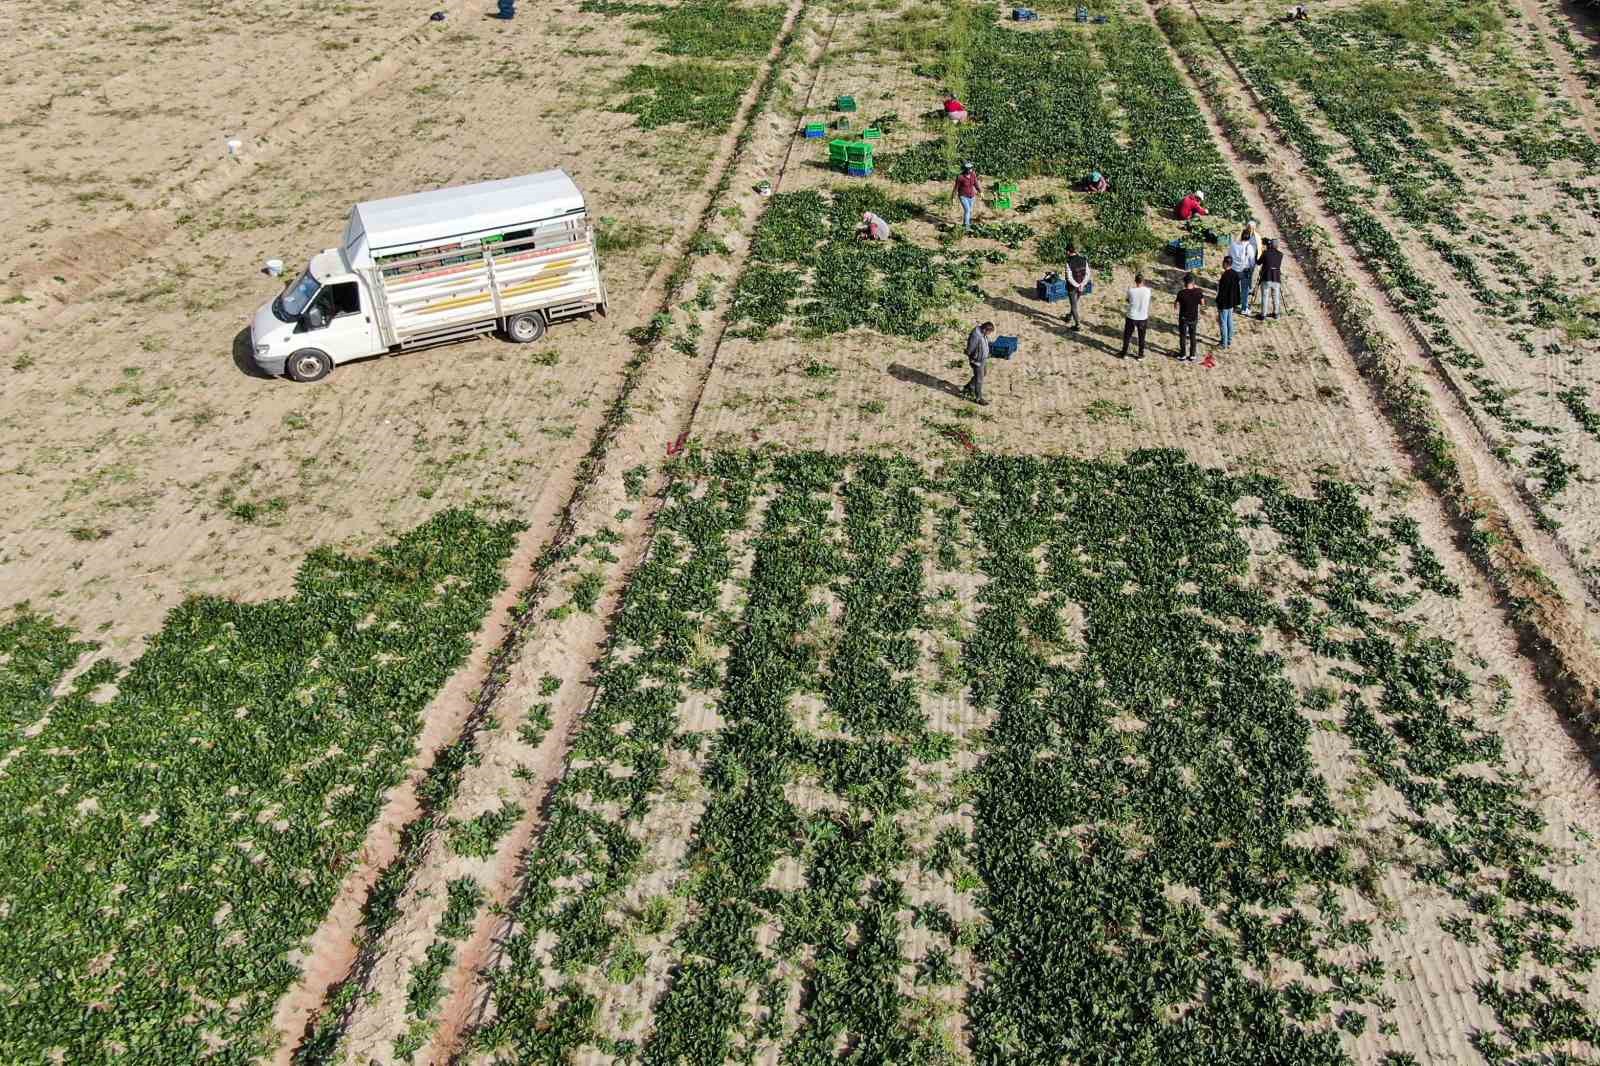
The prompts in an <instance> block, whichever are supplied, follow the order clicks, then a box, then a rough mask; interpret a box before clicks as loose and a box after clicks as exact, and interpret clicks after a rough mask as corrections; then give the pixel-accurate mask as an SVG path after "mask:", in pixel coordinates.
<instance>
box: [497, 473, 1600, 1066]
mask: <svg viewBox="0 0 1600 1066" xmlns="http://www.w3.org/2000/svg"><path fill="white" fill-rule="evenodd" d="M753 517H754V518H758V521H757V523H756V526H755V528H754V529H753V530H752V531H749V532H746V531H744V526H745V524H746V522H747V521H748V520H749V519H751V518H753ZM663 519H664V524H663V527H662V531H661V533H660V535H659V538H658V540H657V542H656V544H655V545H654V546H653V547H652V549H651V553H650V556H649V558H648V559H647V561H646V563H645V564H644V566H643V567H642V568H641V570H640V571H639V574H638V575H637V577H636V580H635V582H634V584H633V585H632V586H631V587H630V589H629V590H628V592H627V593H626V595H625V597H624V600H623V604H622V606H621V607H620V609H619V614H618V616H617V634H618V636H617V641H616V643H615V644H614V646H613V647H612V649H611V650H610V651H609V653H608V655H607V658H606V660H605V661H604V663H603V664H602V667H601V672H600V692H599V695H598V697H597V700H596V703H595V705H594V708H593V709H592V710H591V711H590V713H589V716H588V717H587V718H586V720H585V721H584V723H583V725H582V728H581V731H580V733H579V734H578V735H577V737H576V738H575V741H574V746H573V751H572V756H571V761H570V763H569V767H568V770H567V773H566V776H565V778H564V779H563V781H562V783H561V784H560V785H559V786H558V789H557V791H556V793H555V795H554V797H553V799H552V803H551V808H550V811H551V813H550V816H549V822H548V826H547V828H546V829H545V831H544V834H543V836H542V838H541V839H540V840H539V841H538V842H537V843H536V844H535V845H534V846H533V848H532V850H531V851H530V853H529V855H528V870H529V874H528V880H527V883H526V884H525V886H524V888H523V891H522V892H521V894H520V896H519V898H518V901H517V903H516V905H515V908H514V911H513V916H514V919H515V922H516V926H515V930H514V933H513V935H512V937H511V939H510V941H509V942H508V950H507V955H506V959H505V960H504V962H503V965H502V966H501V967H499V968H498V969H497V970H495V971H494V974H493V978H492V997H491V1009H490V1016H489V1017H490V1021H489V1022H488V1024H487V1025H486V1026H485V1027H484V1028H483V1029H482V1030H480V1032H479V1034H478V1036H477V1038H476V1044H477V1047H478V1048H479V1050H480V1052H483V1053H489V1054H492V1056H493V1058H494V1060H495V1061H496V1062H504V1063H511V1062H533V1061H549V1060H551V1059H552V1058H556V1057H560V1056H561V1055H564V1054H571V1053H574V1052H577V1051H579V1050H581V1049H583V1048H588V1049H591V1050H592V1051H597V1052H599V1053H601V1054H605V1055H608V1056H614V1057H617V1058H619V1059H637V1060H638V1061H642V1062H645V1063H655V1064H670V1063H677V1062H682V1061H697V1062H722V1061H735V1060H745V1059H748V1058H750V1057H752V1056H759V1055H762V1054H768V1053H775V1054H777V1055H778V1056H779V1057H780V1058H781V1059H782V1060H783V1061H793V1062H804V1063H811V1062H821V1061H824V1060H831V1058H832V1057H833V1055H834V1053H835V1051H836V1050H837V1049H838V1048H839V1047H841V1046H844V1047H861V1048H866V1047H872V1048H877V1049H885V1055H886V1057H889V1058H893V1059H894V1060H895V1061H928V1062H942V1061H947V1060H948V1059H949V1058H950V1056H952V1055H954V1054H956V1052H955V1051H954V1050H953V1047H952V1044H951V1041H952V1039H953V1037H954V1033H955V1032H956V1031H957V1030H955V1029H954V1028H952V1025H951V1019H949V1017H948V1016H947V1014H946V1013H945V1011H947V1010H948V1009H949V1008H950V1007H952V1006H953V1007H955V1008H956V1009H958V1010H960V1011H961V1012H962V1013H963V1014H964V1016H965V1020H966V1023H967V1028H966V1031H965V1032H966V1035H965V1036H964V1037H963V1039H964V1040H965V1041H966V1042H967V1043H968V1044H969V1048H970V1051H971V1053H972V1055H973V1057H974V1059H975V1060H976V1061H979V1062H1002V1061H1004V1062H1039V1063H1045V1062H1059V1061H1063V1060H1071V1061H1084V1062H1099V1061H1105V1062H1111V1061H1117V1062H1149V1063H1157V1062H1173V1061H1219V1060H1226V1059H1230V1058H1232V1059H1240V1060H1244V1059H1249V1058H1250V1057H1251V1054H1252V1053H1253V1052H1254V1051H1256V1050H1258V1049H1259V1048H1261V1047H1263V1046H1271V1047H1273V1048H1274V1049H1276V1050H1277V1052H1278V1053H1279V1057H1280V1058H1281V1060H1282V1061H1285V1062H1300V1063H1329V1064H1332V1063H1344V1062H1347V1061H1349V1060H1350V1050H1351V1048H1352V1046H1353V1045H1352V1044H1351V1043H1350V1042H1351V1041H1353V1040H1354V1039H1356V1038H1357V1037H1358V1036H1360V1037H1362V1038H1363V1039H1366V1040H1371V1039H1374V1037H1376V1038H1377V1039H1379V1040H1380V1043H1381V1044H1382V1046H1385V1047H1387V1048H1388V1049H1389V1061H1391V1062H1394V1063H1404V1062H1408V1061H1412V1060H1411V1058H1410V1057H1409V1056H1411V1055H1412V1054H1413V1053H1414V1052H1415V1051H1417V1050H1420V1049H1411V1048H1407V1047H1405V1046H1404V1045H1403V1044H1402V1043H1401V1036H1400V1032H1401V1030H1400V1028H1399V1025H1400V1021H1401V1020H1403V1019H1402V1014H1401V1012H1402V1011H1403V1010H1404V1008H1402V1007H1401V1006H1400V1004H1399V1000H1398V997H1397V995H1396V992H1397V982H1398V981H1400V980H1401V979H1402V977H1401V975H1400V974H1399V973H1398V972H1397V964H1399V963H1400V962H1402V961H1403V960H1402V959H1401V958H1400V957H1398V954H1397V953H1400V952H1403V951H1404V944H1405V943H1406V936H1407V922H1408V921H1409V920H1411V919H1409V918H1408V915H1412V914H1414V913H1415V910H1414V909H1413V908H1414V904H1413V897H1414V896H1418V895H1421V896H1428V897H1432V898H1437V899H1442V900H1444V901H1445V908H1444V910H1445V917H1444V919H1443V921H1442V922H1441V923H1440V925H1441V928H1442V929H1443V930H1444V932H1446V933H1447V934H1448V935H1449V936H1451V937H1453V938H1455V940H1456V942H1457V943H1458V944H1459V947H1458V948H1457V949H1456V950H1459V951H1461V952H1464V953H1466V952H1475V953H1476V957H1477V960H1478V961H1477V962H1476V963H1475V964H1474V965H1475V966H1476V967H1477V969H1478V974H1479V981H1478V983H1477V984H1476V986H1475V988H1474V989H1473V991H1474V992H1475V993H1476V995H1477V997H1478V999H1479V1001H1480V1002H1481V1003H1482V1004H1483V1005H1484V1007H1485V1008H1486V1009H1487V1011H1488V1012H1489V1013H1490V1014H1492V1015H1493V1017H1494V1018H1495V1019H1496V1024H1495V1025H1494V1026H1492V1027H1487V1028H1485V1029H1484V1030H1483V1031H1482V1032H1479V1033H1477V1034H1475V1035H1474V1036H1473V1040H1474V1041H1475V1043H1476V1045H1477V1046H1478V1047H1479V1049H1480V1051H1481V1052H1482V1053H1483V1054H1484V1055H1485V1057H1486V1058H1488V1059H1489V1060H1490V1061H1505V1062H1510V1061H1522V1059H1519V1056H1521V1057H1523V1058H1526V1057H1527V1056H1536V1055H1541V1054H1549V1053H1552V1052H1553V1051H1555V1050H1557V1049H1563V1048H1572V1047H1575V1046H1584V1047H1589V1046H1591V1045H1596V1042H1597V1037H1600V1030H1597V1029H1596V1027H1595V1024H1594V1020H1593V1019H1592V1018H1591V1017H1590V1014H1589V1013H1588V1011H1587V1008H1586V1007H1585V1003H1586V1002H1587V1000H1586V997H1587V995H1588V992H1587V983H1588V974H1589V972H1590V971H1591V970H1592V967H1593V965H1594V961H1595V952H1594V949H1593V948H1591V947H1589V946H1588V945H1587V944H1585V943H1584V942H1583V941H1582V940H1581V939H1580V938H1577V937H1575V936H1574V935H1573V932H1572V930H1573V928H1574V922H1573V917H1574V910H1575V907H1576V900H1575V899H1574V898H1573V897H1572V896H1571V895H1570V894H1569V893H1568V892H1567V891H1565V890H1563V889H1561V888H1559V887H1558V886H1557V883H1556V879H1555V874H1554V871H1555V868H1556V867H1557V866H1558V865H1560V864H1561V863H1562V862H1563V861H1565V860H1564V859H1563V858H1562V856H1560V855H1558V854H1557V853H1556V852H1555V851H1553V850H1552V849H1551V847H1550V846H1549V845H1548V844H1547V843H1546V832H1545V830H1546V827H1545V825H1544V823H1543V821H1542V819H1541V816H1540V814H1539V813H1538V810H1537V808H1536V807H1534V806H1533V805H1532V804H1531V802H1530V801H1529V799H1528V798H1527V797H1526V796H1525V795H1524V794H1523V792H1522V787H1523V786H1522V784H1521V782H1520V781H1519V780H1518V778H1517V777H1516V776H1515V775H1513V774H1512V773H1511V772H1510V771H1509V770H1508V768H1507V767H1506V766H1505V765H1504V761H1503V751H1502V744H1501V741H1500V739H1499V737H1498V736H1497V735H1496V734H1495V733H1494V732H1493V731H1492V730H1490V729H1488V728H1486V727H1485V725H1484V723H1485V722H1486V721H1488V720H1489V719H1490V718H1491V717H1492V716H1493V715H1494V714H1496V713H1498V709H1499V708H1500V707H1501V706H1502V705H1503V703H1504V701H1505V699H1506V698H1507V696H1506V692H1505V689H1504V687H1503V685H1502V684H1501V683H1500V682H1499V681H1498V680H1497V679H1495V678H1493V677H1491V676H1487V675H1486V673H1485V671H1484V670H1483V669H1482V667H1481V666H1480V665H1477V664H1475V663H1473V662H1472V661H1471V660H1470V657H1469V658H1468V659H1466V660H1463V658H1462V655H1461V653H1460V652H1458V650H1457V649H1455V648H1454V647H1452V646H1451V645H1450V644H1449V643H1447V642H1446V641H1444V640H1442V639H1440V638H1439V637H1438V636H1435V635H1433V634H1431V633H1429V631H1428V628H1427V627H1428V623H1427V622H1426V621H1425V620H1426V619H1428V618H1430V617H1434V616H1437V615H1438V614H1439V613H1440V612H1439V610H1438V607H1439V601H1440V600H1442V599H1449V598H1453V597H1455V596H1457V595H1459V589H1458V588H1457V587H1456V585H1455V583H1454V581H1453V579H1452V578H1451V576H1450V574H1449V573H1448V571H1447V568H1446V567H1445V565H1444V564H1443V562H1442V561H1441V560H1440V559H1439V558H1438V557H1436V556H1435V555H1434V554H1433V552H1432V551H1431V550H1430V549H1429V547H1428V545H1427V544H1426V543H1425V542H1424V540H1423V538H1422V535H1421V531H1420V529H1419V527H1418V526H1417V524H1416V523H1415V522H1414V521H1413V520H1411V519H1410V518H1408V517H1406V516H1405V515H1403V514H1392V515H1390V516H1388V517H1387V518H1384V519H1382V520H1381V521H1380V520H1378V519H1376V518H1374V517H1373V515H1372V513H1371V512H1370V510H1369V507H1368V505H1367V503H1366V501H1364V500H1363V499H1362V497H1361V496H1360V495H1359V494H1358V493H1357V492H1356V491H1355V490H1353V489H1352V488H1350V487H1349V486H1346V485H1343V484H1340V483H1336V482H1328V483H1324V484H1321V485H1319V486H1318V487H1317V490H1316V492H1315V494H1313V495H1311V496H1300V495H1296V494H1294V493H1292V492H1290V491H1288V490H1287V489H1286V488H1285V487H1284V486H1283V485H1281V484H1279V483H1277V482H1275V481H1273V480H1271V479H1267V478H1262V477H1255V476H1246V477H1231V476H1227V475H1224V474H1222V473H1220V472H1217V471H1211V470H1203V469H1200V468H1198V467H1196V466H1194V465H1192V464H1191V463H1189V462H1188V461H1187V460H1186V459H1184V457H1183V456H1181V455H1180V454H1178V453H1173V452H1148V453H1138V454H1136V455H1134V456H1132V457H1131V458H1130V459H1129V460H1128V461H1127V462H1125V463H1118V462H1082V461H1074V460H1066V459H1056V460H1051V459H1021V458H1015V459H1001V458H979V459H975V460H972V461H969V462H967V463H964V464H961V465H958V466H954V467H951V468H949V469H946V470H943V471H940V472H937V473H930V472H927V471H923V470H920V469H918V468H917V467H915V466H913V465H912V464H909V463H906V462H903V461H886V460H882V459H877V458H871V457H838V456H826V455H818V454H781V453H780V454H775V455H771V456H752V455H716V456H711V457H698V456H697V457H692V458H691V459H689V460H687V461H685V462H684V463H682V464H680V465H679V467H678V469H677V470H676V472H675V480H674V482H673V484H672V488H671V489H670V490H669V501H668V505H667V507H666V509H665V510H664V511H663ZM1253 544H1255V545H1263V546H1259V547H1252V545H1253ZM746 567H748V571H747V572H748V577H747V578H740V577H739V576H738V575H739V574H741V573H744V572H746ZM930 574H932V575H935V579H934V580H933V581H931V582H930V580H929V575H930ZM958 584H971V585H973V586H975V587H976V588H977V593H976V622H975V624H974V627H973V629H972V631H971V632H970V633H967V634H965V635H964V636H963V641H962V648H963V652H962V654H961V656H960V658H959V660H958V661H954V662H952V663H949V664H945V663H934V662H930V661H928V660H927V655H928V649H929V648H932V647H936V646H937V644H938V641H936V640H928V639H925V638H927V637H928V635H929V634H930V633H931V632H932V631H933V630H935V629H938V628H940V627H941V626H942V625H944V624H945V623H944V622H941V620H940V619H941V618H942V617H944V616H945V615H946V614H947V612H948V610H949V607H950V606H951V604H950V596H951V590H952V589H953V588H955V587H957V585H958ZM957 631H959V626H958V627H957ZM1274 647H1276V649H1277V650H1272V649H1273V648H1274ZM1291 662H1294V663H1296V664H1297V665H1296V666H1295V668H1294V670H1295V673H1294V676H1293V677H1291V673H1290V663H1291ZM951 682H954V686H955V689H956V690H964V696H961V695H956V692H954V691H952V686H951ZM952 696H955V697H956V698H957V699H959V700H961V701H962V702H965V701H970V702H971V704H972V705H973V707H974V708H975V710H976V711H977V712H978V713H980V715H981V716H982V717H986V718H988V719H989V721H990V722H991V724H990V725H989V726H988V727H987V729H986V730H984V731H983V732H982V733H981V734H976V735H974V736H973V737H971V738H970V742H971V743H972V744H974V745H975V746H974V747H972V748H971V750H970V751H968V752H967V755H968V756H970V757H972V758H974V759H975V760H976V767H977V768H976V770H975V771H972V772H970V773H966V774H959V773H950V772H949V771H952V770H953V769H954V767H955V763H954V760H955V758H956V756H957V754H958V752H960V751H961V745H960V743H958V742H957V741H956V739H955V738H954V737H952V736H951V735H948V734H946V733H943V732H938V731H935V730H934V729H933V728H932V727H931V726H930V722H931V721H932V720H933V719H934V718H936V717H937V716H939V715H940V714H944V713H946V712H945V711H943V710H940V708H947V707H949V701H950V700H951V698H952ZM707 700H709V701H710V713H709V715H708V714H706V712H705V711H704V710H703V707H704V704H705V702H706V701H707ZM696 708H702V709H701V710H699V711H696ZM706 721H709V722H710V727H709V729H707V727H706V726H705V725H704V724H696V723H703V722H706ZM1318 736H1322V737H1324V738H1328V737H1332V738H1338V740H1337V743H1334V742H1332V741H1330V740H1328V739H1323V740H1321V741H1318V742H1316V743H1315V744H1314V743H1313V738H1314V737H1318ZM1319 749H1320V750H1321V751H1322V752H1323V754H1313V753H1314V751H1318V750H1319ZM1328 751H1332V752H1333V753H1334V754H1333V755H1331V756H1330V755H1328V754H1326V752H1328ZM1328 758H1337V759H1339V760H1341V761H1342V762H1343V764H1344V765H1343V766H1341V767H1338V768H1337V769H1338V773H1339V777H1340V778H1341V779H1344V778H1348V777H1352V776H1353V777H1355V778H1357V779H1361V780H1364V781H1365V782H1366V784H1364V785H1363V787H1362V791H1361V792H1360V793H1351V792H1349V791H1348V790H1341V791H1338V792H1335V791H1334V790H1332V789H1331V788H1330V787H1329V785H1328V783H1327V781H1328V775H1329V774H1330V772H1332V771H1333V770H1335V767H1332V766H1330V765H1328V763H1327V762H1326V760H1327V759H1328ZM956 811H959V812H963V813H962V815H961V817H959V818H957V819H955V820H954V821H952V820H950V819H949V818H948V817H947V816H946V812H956ZM966 824H970V825H971V826H972V832H971V834H970V835H968V834H967V833H966V832H965V831H964V829H963V828H962V826H963V825H966ZM936 826H938V828H935V827H936ZM685 829H687V830H688V831H689V832H688V841H687V851H686V853H685V852H682V851H680V850H677V849H675V848H674V847H672V846H671V844H672V842H673V841H674V840H678V839H680V838H681V834H683V833H684V831H685ZM930 877H931V878H932V879H933V880H932V882H931V883H933V884H934V885H936V886H942V887H938V888H937V889H936V891H935V893H934V898H930V896H929V895H928V885H929V884H930V881H929V880H928V879H929V878H930ZM1396 884H1401V885H1405V886H1407V887H1405V888H1404V889H1402V890H1400V894H1399V895H1392V894H1391V893H1393V892H1394V891H1395V889H1394V888H1393V886H1394V885H1396ZM958 899H960V900H964V902H962V903H960V904H959V906H958V902H957V901H958ZM971 905H975V906H976V907H977V908H978V917H977V918H976V919H975V920H973V921H961V922H958V921H956V920H955V917H954V915H955V914H956V913H957V912H958V911H959V910H960V909H962V908H964V907H967V906H971ZM922 989H926V990H929V991H927V992H924V993H922V994H918V992H917V991H914V990H922ZM940 989H946V990H949V992H941V991H939V990H940ZM951 994H953V995H954V997H955V998H954V1000H952V999H951V998H950V995H951ZM941 1005H942V1006H941ZM891 1052H892V1054H891Z"/></svg>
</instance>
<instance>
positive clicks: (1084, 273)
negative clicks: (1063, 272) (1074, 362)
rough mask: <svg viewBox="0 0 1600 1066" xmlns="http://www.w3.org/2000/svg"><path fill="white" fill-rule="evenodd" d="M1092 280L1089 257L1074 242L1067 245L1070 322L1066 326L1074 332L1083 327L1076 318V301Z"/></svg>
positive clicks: (1080, 297) (1068, 317)
mask: <svg viewBox="0 0 1600 1066" xmlns="http://www.w3.org/2000/svg"><path fill="white" fill-rule="evenodd" d="M1093 280H1094V271H1093V270H1091V269H1090V268H1089V259H1088V257H1087V256H1085V255H1084V254H1083V253H1081V252H1079V251H1078V246H1077V245H1076V244H1068V245H1067V303H1068V306H1069V307H1070V308H1071V312H1070V313H1069V314H1068V315H1067V321H1068V322H1069V323H1071V325H1069V326H1068V327H1067V328H1068V329H1071V330H1072V331H1073V332H1074V333H1076V332H1077V331H1078V330H1080V329H1082V328H1083V322H1082V321H1081V320H1080V319H1079V318H1078V301H1079V300H1080V299H1082V298H1083V294H1084V293H1085V292H1087V291H1088V288H1089V285H1090V283H1091V282H1092V281H1093Z"/></svg>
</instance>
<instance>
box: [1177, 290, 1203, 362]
mask: <svg viewBox="0 0 1600 1066" xmlns="http://www.w3.org/2000/svg"><path fill="white" fill-rule="evenodd" d="M1173 302H1174V303H1175V304H1177V305H1178V362H1180V363H1192V362H1194V361H1195V359H1196V358H1197V357H1198V356H1199V352H1198V351H1197V349H1198V348H1199V344H1200V305H1201V304H1203V303H1205V302H1206V294H1205V290H1204V289H1202V288H1200V286H1198V285H1196V284H1195V283H1194V274H1192V273H1190V274H1185V275H1184V276H1183V288H1181V289H1179V290H1178V298H1177V299H1176V300H1174V301H1173ZM1185 340H1187V341H1188V342H1189V354H1188V355H1184V354H1183V342H1184V341H1185Z"/></svg>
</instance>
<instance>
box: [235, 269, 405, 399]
mask: <svg viewBox="0 0 1600 1066" xmlns="http://www.w3.org/2000/svg"><path fill="white" fill-rule="evenodd" d="M250 341H251V346H252V349H253V352H254V356H255V361H256V365H257V366H258V367H260V368H261V369H262V370H263V371H265V372H266V373H268V374H272V375H274V376H277V375H280V374H284V373H287V374H288V375H289V376H290V377H291V378H294V379H295V380H296V381H315V380H317V379H318V378H321V377H325V376H327V374H328V372H329V371H331V370H332V369H333V368H334V366H335V365H337V364H339V363H346V362H349V361H350V360H352V359H362V358H365V357H366V356H369V355H376V354H377V353H379V352H382V351H384V350H385V348H386V345H384V344H383V342H382V340H381V339H380V337H379V331H378V328H377V324H376V323H375V321H374V310H373V296H372V293H371V292H370V291H368V290H367V285H366V283H365V281H364V280H363V279H362V277H361V276H360V275H359V274H356V273H355V272H354V271H352V270H350V269H349V267H348V266H347V265H346V264H345V262H344V257H343V256H342V255H341V254H340V252H339V249H337V248H329V249H327V250H326V251H323V252H319V253H318V254H317V255H316V256H315V257H313V258H312V260H311V263H310V265H309V266H307V267H306V269H305V271H304V272H302V273H301V275H300V276H299V278H297V279H295V281H294V283H293V284H291V285H289V286H288V287H287V288H285V289H284V290H283V292H282V293H280V294H279V295H278V296H277V297H275V298H274V299H273V300H272V301H271V302H270V303H268V304H266V305H264V306H263V307H261V308H260V309H259V310H258V311H256V313H255V317H254V319H253V320H252V321H251V324H250Z"/></svg>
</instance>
